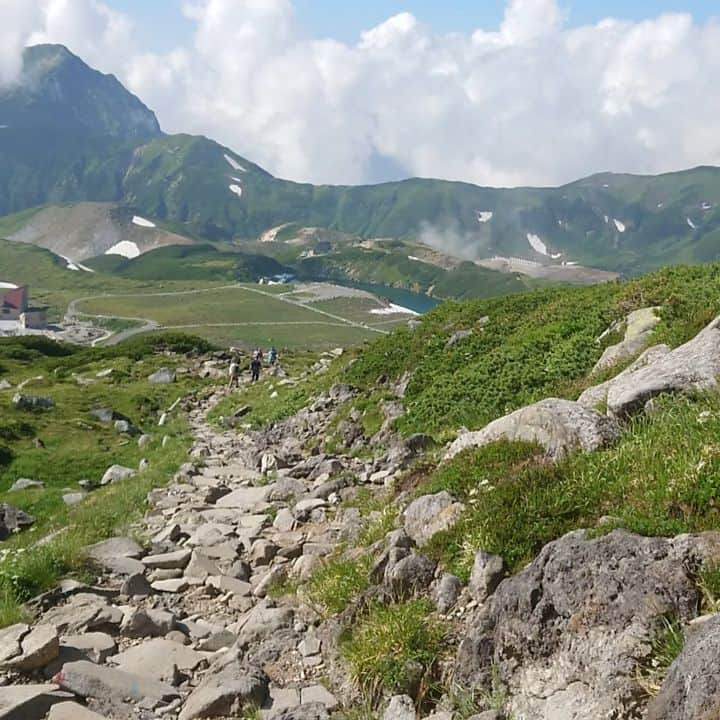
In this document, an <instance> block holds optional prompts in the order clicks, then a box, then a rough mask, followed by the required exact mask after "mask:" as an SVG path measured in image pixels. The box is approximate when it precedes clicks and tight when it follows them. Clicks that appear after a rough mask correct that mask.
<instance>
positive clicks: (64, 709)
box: [47, 702, 106, 720]
mask: <svg viewBox="0 0 720 720" xmlns="http://www.w3.org/2000/svg"><path fill="white" fill-rule="evenodd" d="M47 720H106V718H105V716H103V715H98V714H97V713H96V712H93V711H92V710H88V709H87V708H86V707H83V706H82V705H79V704H78V703H75V702H61V703H58V704H57V705H53V706H52V707H51V708H50V712H49V713H48V716H47Z"/></svg>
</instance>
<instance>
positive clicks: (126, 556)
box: [85, 537, 145, 575]
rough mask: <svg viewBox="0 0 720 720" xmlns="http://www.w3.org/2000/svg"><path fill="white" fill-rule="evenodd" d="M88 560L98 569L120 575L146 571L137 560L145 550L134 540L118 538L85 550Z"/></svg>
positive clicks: (104, 541)
mask: <svg viewBox="0 0 720 720" xmlns="http://www.w3.org/2000/svg"><path fill="white" fill-rule="evenodd" d="M85 552H86V553H87V556H88V558H89V559H90V560H91V561H92V562H93V563H94V564H95V565H97V566H98V567H101V568H102V569H104V570H107V571H109V572H112V573H117V574H118V575H135V574H137V573H142V572H144V571H145V566H144V565H143V564H142V563H141V562H140V561H139V560H138V559H137V558H139V557H140V556H141V555H142V554H143V549H142V548H141V547H140V545H138V544H137V543H136V542H135V541H134V540H133V539H132V538H127V537H116V538H110V539H109V540H103V541H102V542H99V543H95V544H94V545H90V546H89V547H87V548H85Z"/></svg>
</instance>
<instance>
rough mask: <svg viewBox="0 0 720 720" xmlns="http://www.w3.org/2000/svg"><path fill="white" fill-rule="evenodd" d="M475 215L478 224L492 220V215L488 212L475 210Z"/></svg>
mask: <svg viewBox="0 0 720 720" xmlns="http://www.w3.org/2000/svg"><path fill="white" fill-rule="evenodd" d="M476 214H477V219H478V222H479V223H486V222H490V221H491V220H492V219H493V213H492V212H491V211H490V210H477V211H476Z"/></svg>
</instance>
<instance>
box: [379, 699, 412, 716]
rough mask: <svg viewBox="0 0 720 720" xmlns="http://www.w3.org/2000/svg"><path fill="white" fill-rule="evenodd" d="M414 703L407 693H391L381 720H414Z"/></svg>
mask: <svg viewBox="0 0 720 720" xmlns="http://www.w3.org/2000/svg"><path fill="white" fill-rule="evenodd" d="M415 718H416V715H415V704H414V703H413V701H412V698H410V697H409V696H408V695H393V697H391V698H390V702H389V703H388V706H387V707H386V708H385V712H384V713H383V720H415Z"/></svg>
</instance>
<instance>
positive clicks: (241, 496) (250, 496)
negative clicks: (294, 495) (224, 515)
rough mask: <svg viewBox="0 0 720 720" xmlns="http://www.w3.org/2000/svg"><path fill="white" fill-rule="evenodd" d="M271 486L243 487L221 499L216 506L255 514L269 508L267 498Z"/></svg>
mask: <svg viewBox="0 0 720 720" xmlns="http://www.w3.org/2000/svg"><path fill="white" fill-rule="evenodd" d="M270 490H271V486H270V485H267V486H264V487H242V488H238V489H237V490H233V491H232V492H231V493H228V494H227V495H225V496H223V497H221V498H220V499H219V500H218V501H217V502H216V503H215V506H216V507H219V508H232V509H234V510H240V511H242V512H246V513H253V512H258V511H262V510H265V509H266V508H267V497H268V493H269V492H270Z"/></svg>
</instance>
